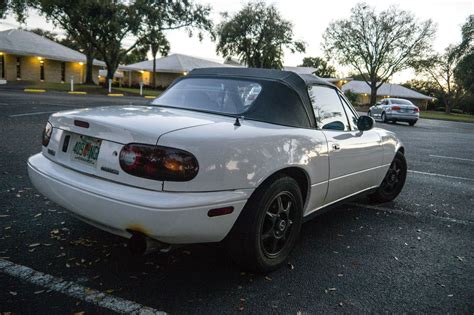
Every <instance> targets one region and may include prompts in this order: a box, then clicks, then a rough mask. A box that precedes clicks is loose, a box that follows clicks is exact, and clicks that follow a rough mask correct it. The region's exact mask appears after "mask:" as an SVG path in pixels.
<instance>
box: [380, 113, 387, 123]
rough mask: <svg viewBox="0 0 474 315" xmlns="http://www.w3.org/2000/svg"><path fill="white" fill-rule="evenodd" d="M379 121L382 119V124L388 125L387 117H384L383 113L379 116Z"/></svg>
mask: <svg viewBox="0 0 474 315" xmlns="http://www.w3.org/2000/svg"><path fill="white" fill-rule="evenodd" d="M380 119H382V121H383V122H384V123H388V120H387V115H385V112H383V113H382V115H381V116H380Z"/></svg>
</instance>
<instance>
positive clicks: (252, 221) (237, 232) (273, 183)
mask: <svg viewBox="0 0 474 315" xmlns="http://www.w3.org/2000/svg"><path fill="white" fill-rule="evenodd" d="M290 201H291V204H290V203H289V202H290ZM302 221H303V197H302V194H301V191H300V188H299V185H298V183H297V182H296V181H295V180H294V179H293V178H291V177H288V176H285V175H278V176H276V177H274V178H271V179H270V180H269V181H267V182H265V183H264V184H263V185H262V186H261V187H259V188H258V189H257V190H256V191H255V192H254V193H253V194H252V196H251V197H250V199H249V200H248V201H247V203H246V205H245V207H244V209H243V210H242V213H241V214H240V216H239V218H238V219H237V221H236V223H235V224H234V226H233V228H232V230H231V231H230V233H229V235H228V237H227V239H226V241H225V242H226V247H227V249H228V251H229V254H230V256H231V257H232V259H233V260H234V261H235V262H236V263H237V264H238V265H240V266H241V267H242V268H244V269H246V270H251V271H256V272H263V273H265V272H270V271H273V270H275V269H278V268H279V267H280V266H282V265H283V264H284V263H285V262H286V260H287V258H288V256H289V254H290V252H291V250H292V249H293V247H294V246H295V243H296V241H297V239H298V236H299V234H300V230H301V224H302Z"/></svg>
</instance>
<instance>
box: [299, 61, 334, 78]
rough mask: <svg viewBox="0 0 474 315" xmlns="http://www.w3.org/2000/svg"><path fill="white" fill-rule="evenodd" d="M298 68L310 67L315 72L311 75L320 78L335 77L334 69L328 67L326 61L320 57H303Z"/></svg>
mask: <svg viewBox="0 0 474 315" xmlns="http://www.w3.org/2000/svg"><path fill="white" fill-rule="evenodd" d="M299 67H312V68H315V69H316V71H315V72H314V73H313V74H315V75H317V76H318V77H321V78H331V77H335V76H336V68H334V67H333V66H331V65H329V64H328V63H327V61H326V60H324V59H323V58H321V57H305V58H303V63H302V64H301V65H300V66H299Z"/></svg>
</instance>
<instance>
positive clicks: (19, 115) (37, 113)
mask: <svg viewBox="0 0 474 315" xmlns="http://www.w3.org/2000/svg"><path fill="white" fill-rule="evenodd" d="M55 112H57V110H53V111H47V112H33V113H24V114H16V115H10V116H8V117H10V118H11V117H23V116H35V115H43V114H51V113H55Z"/></svg>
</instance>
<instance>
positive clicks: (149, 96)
mask: <svg viewBox="0 0 474 315" xmlns="http://www.w3.org/2000/svg"><path fill="white" fill-rule="evenodd" d="M144 98H156V96H152V95H145V96H144Z"/></svg>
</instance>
